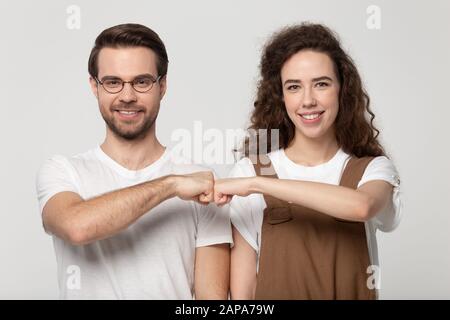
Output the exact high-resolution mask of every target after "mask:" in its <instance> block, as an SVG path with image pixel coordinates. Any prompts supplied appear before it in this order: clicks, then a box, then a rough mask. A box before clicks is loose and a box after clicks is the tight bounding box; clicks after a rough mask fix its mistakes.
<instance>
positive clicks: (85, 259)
mask: <svg viewBox="0 0 450 320" xmlns="http://www.w3.org/2000/svg"><path fill="white" fill-rule="evenodd" d="M203 170H210V169H207V168H203V167H201V166H198V165H193V164H188V161H186V160H185V159H182V158H180V157H179V156H178V155H176V154H175V153H174V152H173V151H171V150H169V149H166V150H165V152H164V154H163V155H162V156H161V157H160V158H159V159H158V160H157V161H156V162H154V163H152V164H151V165H149V166H148V167H146V168H144V169H141V170H137V171H133V170H128V169H126V168H124V167H122V166H121V165H120V164H118V163H117V162H115V161H114V160H113V159H112V158H110V157H109V156H108V155H107V154H105V153H104V152H103V150H102V149H101V148H100V147H99V146H98V147H96V148H95V149H92V150H90V151H88V152H85V153H82V154H78V155H76V156H73V157H70V158H66V157H63V156H54V157H52V158H51V159H48V160H47V161H46V162H45V163H44V164H43V166H42V167H41V169H40V170H39V173H38V176H37V181H36V185H37V195H38V200H39V207H40V212H41V214H42V210H43V208H44V206H45V204H46V203H47V201H48V200H49V199H50V198H51V197H52V196H54V195H55V194H57V193H59V192H62V191H72V192H76V193H78V194H79V195H80V196H81V197H82V198H83V199H85V200H88V199H89V198H92V197H95V196H98V195H101V194H103V193H106V192H109V191H113V190H117V189H122V188H125V187H129V186H132V185H136V184H138V183H142V182H145V181H149V180H153V179H156V178H158V177H161V176H165V175H168V174H186V173H192V172H195V171H203ZM53 243H54V248H55V254H56V259H57V266H58V282H59V288H60V298H61V299H192V297H193V293H194V292H193V291H194V289H193V288H194V262H195V249H196V248H197V247H202V246H208V245H213V244H219V243H232V236H231V224H230V219H229V215H228V212H227V211H226V210H223V208H220V209H219V208H218V207H217V206H215V205H214V204H209V205H207V206H203V205H200V204H198V203H196V202H194V201H183V200H181V199H179V198H177V197H175V198H171V199H169V200H166V201H164V202H162V203H161V204H159V205H158V206H156V207H155V208H153V209H151V210H150V212H148V213H146V214H145V215H143V216H142V217H141V218H140V219H138V220H137V221H136V222H135V223H134V224H132V225H131V226H130V227H128V228H127V229H126V230H124V231H122V232H120V233H118V234H117V235H115V236H113V237H110V238H107V239H104V240H100V241H96V242H94V243H91V244H88V245H84V246H73V245H71V244H70V243H67V242H65V241H64V240H62V239H60V238H58V237H56V236H53ZM78 276H79V279H78V280H79V281H78V280H77V279H75V278H74V277H78ZM77 281H78V282H77Z"/></svg>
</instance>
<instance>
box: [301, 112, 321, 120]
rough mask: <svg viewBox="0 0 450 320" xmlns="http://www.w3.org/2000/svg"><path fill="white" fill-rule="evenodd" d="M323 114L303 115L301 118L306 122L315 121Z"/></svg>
mask: <svg viewBox="0 0 450 320" xmlns="http://www.w3.org/2000/svg"><path fill="white" fill-rule="evenodd" d="M320 115H321V113H313V114H301V115H300V116H301V117H302V118H305V119H306V120H314V119H317V118H318V117H319V116H320Z"/></svg>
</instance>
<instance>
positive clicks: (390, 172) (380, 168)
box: [358, 156, 402, 232]
mask: <svg viewBox="0 0 450 320" xmlns="http://www.w3.org/2000/svg"><path fill="white" fill-rule="evenodd" d="M372 180H384V181H386V182H389V183H390V184H391V185H392V186H393V187H394V188H393V193H392V201H389V203H388V204H387V205H386V207H385V208H384V209H383V210H382V211H380V212H378V213H377V215H376V216H375V217H373V218H372V219H371V221H372V222H373V223H374V224H375V226H376V227H377V229H380V230H381V231H384V232H389V231H392V230H394V229H395V228H396V227H397V226H398V224H399V223H400V220H401V216H402V201H401V191H400V178H399V174H398V172H397V169H396V168H395V166H394V164H393V163H392V161H391V160H389V159H388V158H387V157H384V156H380V157H376V158H374V159H373V160H372V161H371V162H370V163H369V165H368V166H367V168H366V170H365V171H364V174H363V176H362V178H361V181H360V182H359V183H358V187H359V186H361V185H363V184H364V183H366V182H368V181H372Z"/></svg>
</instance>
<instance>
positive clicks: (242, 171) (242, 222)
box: [228, 158, 262, 252]
mask: <svg viewBox="0 0 450 320" xmlns="http://www.w3.org/2000/svg"><path fill="white" fill-rule="evenodd" d="M255 175H256V173H255V169H254V167H253V165H252V163H251V161H250V159H248V158H243V159H241V160H240V161H239V162H237V163H236V164H235V166H234V167H233V169H232V170H231V171H230V173H229V175H228V176H229V178H241V177H253V176H255ZM256 197H261V195H259V194H251V195H249V196H248V197H240V196H234V197H233V199H232V200H231V202H230V205H229V208H230V218H231V223H232V224H233V226H234V227H235V228H236V229H237V231H239V233H240V234H241V236H242V237H243V238H244V239H245V240H246V241H247V243H248V244H249V245H250V246H251V247H252V248H253V249H255V251H256V252H258V251H259V250H258V248H259V246H258V234H259V230H260V229H261V225H262V216H261V217H258V216H257V212H256V211H258V210H257V206H255V204H256V203H258V201H259V199H257V198H256ZM258 218H260V219H258Z"/></svg>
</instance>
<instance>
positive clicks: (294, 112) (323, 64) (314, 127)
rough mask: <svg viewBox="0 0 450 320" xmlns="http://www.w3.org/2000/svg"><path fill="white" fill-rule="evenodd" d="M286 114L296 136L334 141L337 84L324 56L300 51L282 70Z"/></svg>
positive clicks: (329, 64)
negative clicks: (293, 126)
mask: <svg viewBox="0 0 450 320" xmlns="http://www.w3.org/2000/svg"><path fill="white" fill-rule="evenodd" d="M281 81H282V86H283V97H284V103H285V105H286V111H287V113H288V115H289V118H290V119H291V121H292V122H293V123H294V125H295V128H296V134H301V135H303V136H304V137H306V138H310V139H314V138H323V137H325V136H330V137H335V135H334V120H335V119H336V116H337V113H338V110H339V88H340V85H339V81H338V79H337V76H336V74H335V69H334V65H333V61H332V60H331V59H330V57H329V56H328V55H327V54H325V53H320V52H315V51H312V50H301V51H299V52H297V53H296V54H294V55H293V56H292V57H290V58H289V59H288V60H287V61H286V62H285V63H284V65H283V67H282V68H281Z"/></svg>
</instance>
